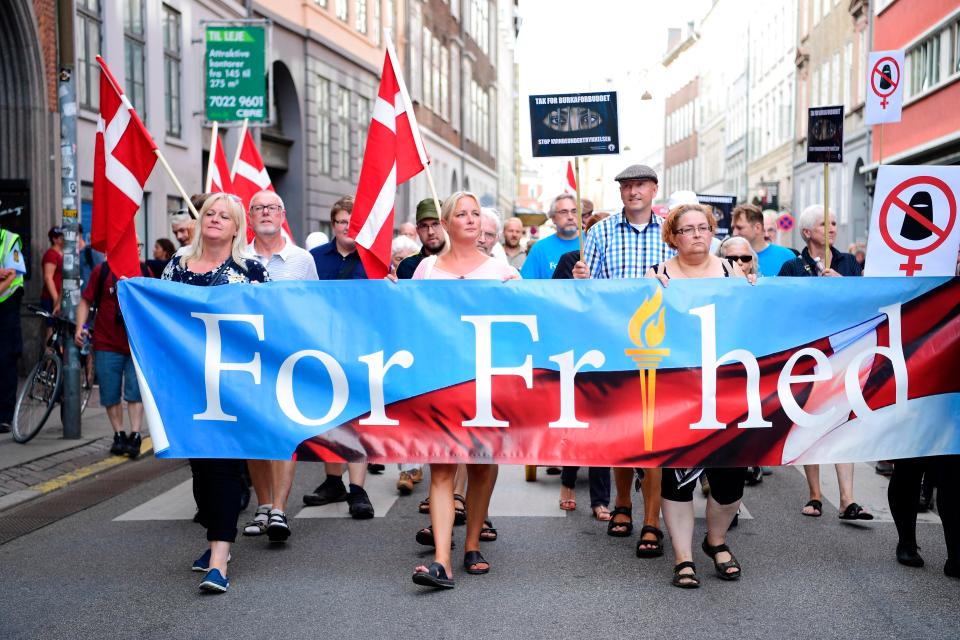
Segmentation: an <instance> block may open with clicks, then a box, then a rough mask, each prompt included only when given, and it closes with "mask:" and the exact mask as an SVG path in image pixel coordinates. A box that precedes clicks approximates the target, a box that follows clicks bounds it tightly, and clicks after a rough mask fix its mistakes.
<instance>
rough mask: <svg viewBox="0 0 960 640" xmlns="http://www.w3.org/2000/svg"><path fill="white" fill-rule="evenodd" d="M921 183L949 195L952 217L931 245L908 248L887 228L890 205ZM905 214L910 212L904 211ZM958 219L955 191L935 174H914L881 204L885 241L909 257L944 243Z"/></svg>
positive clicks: (882, 232)
mask: <svg viewBox="0 0 960 640" xmlns="http://www.w3.org/2000/svg"><path fill="white" fill-rule="evenodd" d="M919 184H928V185H930V186H932V187H936V188H937V189H940V191H942V192H943V194H944V195H945V196H946V197H947V203H948V204H949V205H950V217H949V220H948V221H947V226H946V228H944V229H942V230H941V233H940V234H939V236H938V238H937V240H935V241H934V242H933V243H932V244H931V245H930V246H927V247H921V248H920V249H908V248H906V247H903V246H900V245H899V244H897V243H896V242H895V241H894V239H893V236H891V235H890V230H889V229H887V218H888V217H889V214H890V207H891V206H893V201H894V200H899V199H900V194H901V193H903V191H904V190H906V189H909V188H910V187H915V186H917V185H919ZM904 215H910V214H908V213H907V212H906V211H904ZM956 220H957V200H956V198H954V196H953V192H952V191H950V187H948V186H947V183H945V182H944V181H943V180H940V179H939V178H934V177H933V176H914V177H913V178H910V179H908V180H905V181H903V182H901V183H900V184H899V185H897V186H896V187H895V188H893V189H892V190H891V191H890V193H888V194H887V197H886V199H884V201H883V205H881V206H880V222H879V224H880V236H881V237H882V238H883V241H884V242H886V243H887V246H888V247H890V248H891V249H893V250H894V251H895V252H896V253H899V254H900V255H902V256H906V257H908V258H911V257H912V258H916V257H917V256H922V255H925V254H927V253H930V252H931V251H933V250H934V249H936V248H937V247H939V246H940V245H941V244H943V242H944V241H945V240H946V239H947V237H948V236H949V235H950V231H951V230H952V229H953V224H954V223H955V222H956ZM935 235H936V234H935Z"/></svg>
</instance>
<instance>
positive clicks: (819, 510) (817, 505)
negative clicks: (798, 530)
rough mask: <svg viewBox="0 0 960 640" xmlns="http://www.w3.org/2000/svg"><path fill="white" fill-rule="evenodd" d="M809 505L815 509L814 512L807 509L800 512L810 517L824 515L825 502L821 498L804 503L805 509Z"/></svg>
mask: <svg viewBox="0 0 960 640" xmlns="http://www.w3.org/2000/svg"><path fill="white" fill-rule="evenodd" d="M807 507H810V508H811V509H813V511H814V513H807V512H806V511H801V512H800V513H801V514H803V515H805V516H807V517H808V518H819V517H820V516H821V515H823V503H822V502H820V501H819V500H811V501H810V502H808V503H807V504H805V505H803V508H804V509H806V508H807Z"/></svg>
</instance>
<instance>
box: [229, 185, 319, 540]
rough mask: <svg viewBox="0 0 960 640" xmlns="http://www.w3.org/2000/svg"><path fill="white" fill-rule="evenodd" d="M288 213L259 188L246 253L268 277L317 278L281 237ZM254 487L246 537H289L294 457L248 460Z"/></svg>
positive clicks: (309, 260) (308, 260) (300, 252)
mask: <svg viewBox="0 0 960 640" xmlns="http://www.w3.org/2000/svg"><path fill="white" fill-rule="evenodd" d="M286 215H287V212H286V210H285V209H284V207H283V200H282V199H281V198H280V196H278V195H277V194H276V193H274V192H273V191H260V192H258V193H256V194H254V196H253V198H251V199H250V225H251V226H252V227H253V232H254V234H255V235H254V238H253V242H251V243H250V244H249V245H248V246H247V253H249V254H251V255H252V256H253V257H254V258H256V259H257V260H258V261H260V264H262V265H263V266H264V267H266V269H267V273H269V274H270V279H271V280H317V279H318V278H317V266H316V263H315V262H314V260H313V256H311V255H310V253H309V252H308V251H307V250H306V249H301V248H300V247H298V246H297V245H295V244H293V242H290V241H289V240H287V238H285V237H284V234H283V232H282V230H283V221H284V218H286ZM247 466H248V467H249V469H250V477H251V479H252V480H253V489H254V491H256V492H257V502H258V506H257V513H256V515H255V516H254V518H253V520H252V521H250V522H248V523H247V524H246V525H245V526H244V528H243V535H245V536H259V535H263V534H264V533H266V534H267V537H268V538H270V540H271V541H273V542H282V541H284V540H286V539H287V538H289V537H290V525H289V524H288V523H287V514H286V506H287V497H288V496H289V495H290V487H291V486H292V485H293V473H294V468H295V466H296V462H295V461H293V460H249V461H248V462H247Z"/></svg>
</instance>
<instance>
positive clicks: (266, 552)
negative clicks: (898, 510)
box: [0, 463, 960, 640]
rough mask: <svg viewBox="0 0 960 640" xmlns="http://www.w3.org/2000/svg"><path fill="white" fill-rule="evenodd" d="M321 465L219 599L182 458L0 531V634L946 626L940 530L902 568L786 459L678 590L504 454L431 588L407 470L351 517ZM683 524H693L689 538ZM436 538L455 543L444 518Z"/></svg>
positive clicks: (876, 480)
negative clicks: (451, 585) (178, 464)
mask: <svg viewBox="0 0 960 640" xmlns="http://www.w3.org/2000/svg"><path fill="white" fill-rule="evenodd" d="M137 464H140V463H137ZM321 469H322V467H320V466H319V465H311V464H308V463H304V464H301V465H300V467H299V469H298V478H297V482H296V484H295V487H294V492H293V496H292V500H291V502H292V503H295V506H293V507H292V508H291V509H290V512H291V515H293V516H297V515H299V516H300V517H295V518H291V526H292V528H293V536H292V537H291V539H290V540H289V541H288V542H287V543H286V544H284V545H276V546H271V545H270V543H268V542H267V541H266V540H265V539H253V538H241V539H240V540H239V542H238V544H237V545H235V546H234V550H233V557H234V559H233V561H232V562H231V565H230V579H231V588H230V591H229V592H228V593H227V594H225V595H220V596H210V595H203V594H201V593H200V592H199V591H198V589H197V585H198V583H199V579H200V577H201V574H197V573H193V572H191V571H190V570H189V569H190V563H191V561H192V560H193V559H194V558H195V557H196V556H198V555H199V554H200V552H201V551H202V550H203V548H204V544H205V542H204V535H203V530H202V529H201V528H200V527H199V526H198V525H195V524H193V523H191V522H190V521H189V520H186V519H183V518H186V517H188V516H189V515H190V514H192V506H191V504H190V501H189V494H188V488H189V484H185V482H186V481H187V480H189V471H188V470H187V469H186V468H178V469H176V470H175V471H173V472H170V473H167V474H166V475H163V476H161V477H159V478H156V479H153V480H150V481H149V482H144V483H142V484H140V485H138V486H135V487H133V488H130V489H129V490H127V491H125V492H124V493H122V494H120V495H117V496H116V497H113V498H111V499H108V500H106V501H103V502H101V503H99V504H97V505H95V506H93V507H90V508H88V509H86V510H83V511H81V512H79V513H76V514H74V515H71V516H68V517H66V518H63V519H62V520H59V521H58V522H55V523H54V524H52V525H49V526H47V527H44V528H42V529H39V530H37V531H34V532H33V533H30V534H27V535H25V536H22V537H20V538H17V539H15V540H13V541H11V542H9V543H7V544H4V545H2V546H0V567H2V571H0V588H2V593H3V598H2V599H0V630H2V631H0V636H2V637H3V638H6V639H11V640H12V639H13V638H104V637H108V638H113V637H116V638H138V639H143V638H211V637H214V638H222V637H233V638H235V637H244V638H316V637H332V638H396V639H400V638H404V639H406V638H420V637H423V638H494V637H504V638H519V637H523V638H547V637H550V638H568V637H570V638H581V637H591V638H592V637H606V638H621V637H628V636H630V637H641V638H648V637H676V638H680V637H682V638H764V639H770V638H805V637H817V638H844V639H847V640H849V639H851V638H877V637H884V638H885V637H896V638H921V637H922V638H957V637H960V581H957V580H951V579H949V578H946V577H945V576H944V575H943V573H942V567H943V563H944V561H945V551H944V546H943V539H942V529H941V527H940V525H939V524H936V523H932V522H927V523H922V524H920V525H919V529H918V536H919V542H920V545H921V547H922V554H923V556H924V557H925V559H926V560H927V566H926V568H924V569H909V568H906V567H902V566H900V565H898V564H897V563H896V562H895V561H894V557H893V552H894V547H895V544H896V534H895V531H894V527H893V524H892V523H891V522H889V521H888V518H883V517H881V519H880V521H878V522H875V523H873V524H865V525H860V526H851V525H846V524H843V523H841V522H840V521H838V520H837V512H836V508H835V502H834V503H833V504H827V505H825V513H824V516H823V517H822V518H819V519H813V518H807V517H803V516H801V515H800V513H799V511H800V506H801V505H802V504H803V503H804V502H805V501H806V489H805V485H804V481H803V478H802V476H801V475H800V474H799V473H798V472H797V470H795V469H792V468H780V469H777V470H776V472H775V473H774V475H773V476H770V477H767V478H766V480H765V481H764V482H763V484H762V485H760V486H759V487H756V488H748V489H747V494H746V497H745V500H744V504H745V506H746V511H747V512H748V514H749V516H750V517H749V518H747V517H744V518H742V519H741V523H740V526H739V527H738V528H737V529H735V530H734V531H733V532H732V533H731V535H730V537H729V540H728V541H729V543H730V545H731V547H732V548H733V550H734V551H735V553H736V554H737V556H738V557H739V559H740V561H741V563H742V564H743V572H744V576H743V579H742V580H740V581H739V582H734V583H728V582H723V581H721V580H719V579H718V578H716V577H715V576H714V574H713V572H712V567H711V565H710V563H709V560H708V559H707V558H706V557H705V556H703V555H702V554H701V553H699V551H698V552H697V558H696V561H697V563H698V568H699V569H700V574H701V576H702V578H703V586H702V587H701V588H700V589H699V590H693V591H686V590H680V589H676V588H674V587H672V586H671V585H670V576H671V566H672V559H671V558H670V555H671V554H670V553H669V552H668V557H665V558H659V559H655V560H639V559H637V558H636V557H635V556H634V544H635V538H633V539H617V538H611V537H609V536H607V535H606V534H605V526H604V525H602V524H600V523H598V522H596V521H594V520H593V519H592V518H591V517H590V512H589V510H588V509H587V508H586V505H588V504H589V501H588V499H587V491H586V486H585V483H584V486H582V487H581V488H579V489H578V496H579V498H580V506H579V508H578V510H577V511H575V512H572V513H569V514H567V515H564V513H563V512H561V511H559V509H557V493H558V491H559V480H558V479H557V478H556V477H544V476H543V474H542V473H541V474H540V475H541V478H540V480H539V481H538V482H537V483H525V482H524V481H523V480H522V469H521V468H519V467H505V468H503V469H502V470H501V480H500V484H499V485H498V489H497V492H496V494H495V498H496V501H495V505H494V506H493V507H492V508H491V516H492V518H493V519H494V521H495V524H496V526H497V527H498V529H499V531H500V539H499V540H498V541H496V542H492V543H486V544H485V545H484V547H483V552H484V555H485V556H486V557H487V559H488V560H490V562H491V564H492V566H493V569H492V571H491V573H490V574H488V575H486V576H470V575H467V574H466V573H465V572H463V571H462V570H461V571H458V572H457V573H456V579H457V586H456V588H455V589H454V590H452V591H445V592H430V591H426V590H423V589H422V588H420V587H417V586H416V585H414V584H413V583H412V582H411V580H410V577H409V576H410V573H411V572H412V569H413V567H414V566H415V565H416V564H418V563H419V562H420V561H421V560H427V561H429V555H428V554H426V553H425V548H424V547H421V546H419V545H418V544H417V543H416V542H415V541H414V539H413V536H414V533H415V532H416V530H417V529H418V528H419V527H421V526H423V525H425V524H426V522H427V519H426V517H425V516H421V515H419V514H417V513H416V505H417V502H418V501H419V499H421V498H422V497H423V496H424V495H425V491H426V486H425V485H419V486H418V487H417V490H416V492H415V493H414V496H412V497H403V498H396V497H395V496H394V492H393V488H392V485H393V482H394V481H395V479H396V471H395V468H388V470H387V472H386V474H385V475H384V476H381V477H373V478H371V480H370V482H369V483H368V484H369V488H370V491H371V494H372V495H374V502H375V504H377V506H378V516H384V517H377V518H375V519H373V520H368V521H362V522H358V521H353V520H351V519H349V518H346V517H343V516H342V515H341V513H340V512H338V507H327V508H320V509H319V510H318V509H314V510H313V511H310V510H304V511H301V508H300V505H299V502H300V495H301V494H302V493H303V492H305V491H308V490H310V489H311V488H312V487H314V486H315V485H316V484H317V483H318V480H319V476H320V475H321V474H322V471H321ZM581 475H582V476H584V480H585V475H586V474H585V473H581ZM831 475H832V474H828V473H824V478H825V489H829V488H830V487H831V486H832V487H833V491H834V492H835V488H836V481H835V479H834V478H832V477H830V476H831ZM98 481H100V480H97V479H93V480H91V481H90V482H98ZM885 482H886V481H885V480H883V479H882V478H880V477H878V476H875V475H874V474H873V473H872V472H870V471H869V470H868V469H867V468H866V467H862V466H861V467H860V468H858V477H857V493H858V495H857V497H858V499H859V500H860V501H861V502H862V503H865V504H866V505H867V506H869V507H871V508H874V509H875V510H876V511H877V512H878V513H879V514H880V515H882V511H883V507H884V505H883V503H882V494H883V490H884V487H885ZM65 491H71V489H66V490H65ZM828 497H829V493H828ZM245 515H249V514H245ZM306 516H310V517H306ZM117 518H120V519H117ZM243 520H244V517H242V518H241V522H243ZM930 520H936V518H935V517H934V518H930ZM703 531H704V521H703V520H702V519H700V520H698V521H697V529H696V532H695V535H694V539H695V541H699V540H700V538H701V537H702V536H703ZM456 535H457V536H458V543H457V548H458V549H460V550H461V553H462V549H463V544H462V536H463V528H458V529H457V531H456ZM457 558H458V555H457V554H456V552H455V555H454V559H455V561H456V559H457Z"/></svg>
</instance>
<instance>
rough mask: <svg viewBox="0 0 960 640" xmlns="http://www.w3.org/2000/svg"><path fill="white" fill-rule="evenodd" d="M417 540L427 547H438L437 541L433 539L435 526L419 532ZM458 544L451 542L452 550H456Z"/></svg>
mask: <svg viewBox="0 0 960 640" xmlns="http://www.w3.org/2000/svg"><path fill="white" fill-rule="evenodd" d="M416 540H417V542H419V543H420V544H422V545H423V546H425V547H435V546H437V543H436V541H435V540H434V538H433V525H431V526H429V527H424V528H423V529H420V531H417V535H416ZM456 546H457V543H456V541H455V540H452V539H451V540H450V548H451V549H454V548H456Z"/></svg>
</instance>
